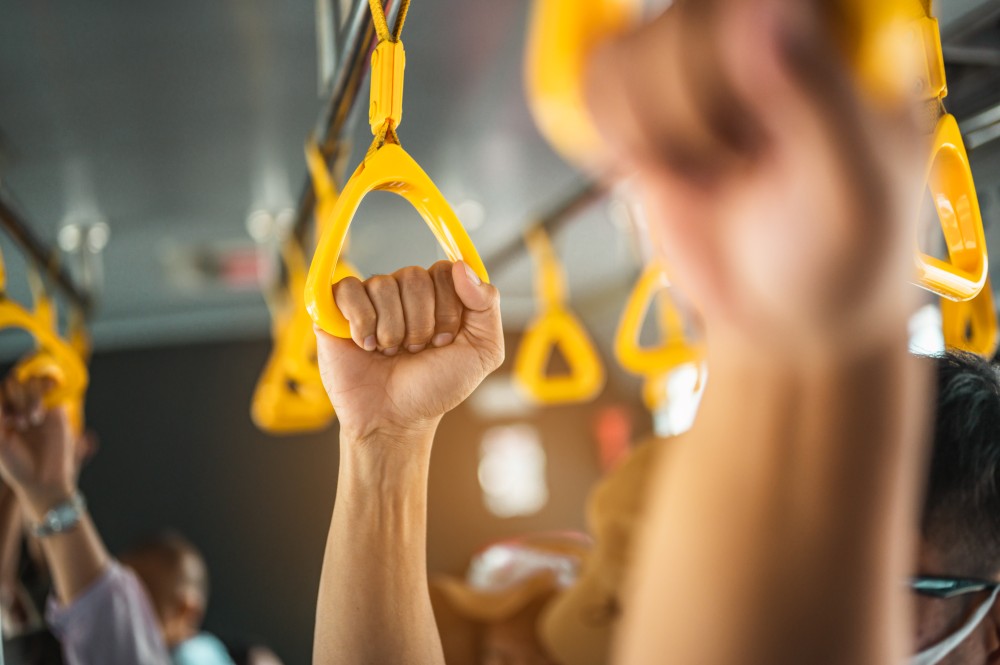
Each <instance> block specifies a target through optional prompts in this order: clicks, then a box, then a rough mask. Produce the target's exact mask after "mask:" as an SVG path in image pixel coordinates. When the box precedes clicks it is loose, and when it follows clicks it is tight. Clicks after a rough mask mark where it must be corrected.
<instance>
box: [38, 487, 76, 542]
mask: <svg viewBox="0 0 1000 665" xmlns="http://www.w3.org/2000/svg"><path fill="white" fill-rule="evenodd" d="M86 509H87V502H86V501H85V500H84V498H83V495H82V494H80V493H79V492H77V493H76V494H74V495H73V497H72V498H70V499H69V500H67V501H63V502H62V503H60V504H59V505H57V506H56V507H54V508H53V509H52V510H50V511H49V512H47V513H45V517H43V518H42V521H41V523H39V524H35V525H33V526H32V528H31V532H32V533H33V534H34V536H35V537H36V538H45V537H46V536H52V535H55V534H57V533H63V532H64V531H69V530H70V529H72V528H73V527H75V526H76V525H77V524H79V523H80V518H81V517H83V513H84V511H85V510H86Z"/></svg>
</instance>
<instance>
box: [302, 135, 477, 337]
mask: <svg viewBox="0 0 1000 665" xmlns="http://www.w3.org/2000/svg"><path fill="white" fill-rule="evenodd" d="M375 190H379V191H384V192H392V193H393V194H397V195H399V196H402V197H403V198H404V199H406V200H407V201H408V202H409V203H410V205H412V206H413V207H414V209H415V210H416V211H417V212H418V213H420V216H421V217H423V218H424V221H425V222H427V226H428V227H430V229H431V231H432V232H433V233H434V237H435V238H437V241H438V244H440V245H441V247H442V249H444V252H445V254H446V255H447V256H448V258H449V259H451V260H452V261H464V262H465V263H466V264H468V265H469V267H470V268H472V269H473V270H474V271H475V272H476V274H477V275H479V277H480V279H482V280H483V281H484V282H488V281H489V275H488V274H487V272H486V267H485V266H484V265H483V261H482V259H480V258H479V253H478V252H477V251H476V248H475V246H474V245H473V244H472V240H471V239H470V238H469V234H468V233H466V231H465V228H464V227H463V226H462V223H461V222H459V221H458V217H456V216H455V213H454V212H453V211H452V209H451V207H450V206H449V205H448V202H447V201H446V200H445V198H444V196H442V194H441V192H440V191H438V188H437V187H436V186H435V185H434V183H433V182H432V181H431V179H430V178H429V177H428V176H427V174H426V173H424V171H423V169H421V168H420V166H419V165H418V164H417V163H416V162H415V161H414V160H413V158H412V157H410V156H409V155H408V154H407V153H406V151H405V150H403V148H402V147H400V146H399V145H397V144H395V143H387V144H385V145H384V146H382V147H381V148H379V149H378V150H376V151H375V152H374V153H373V154H372V155H370V156H369V157H368V158H367V159H365V161H363V162H362V163H361V165H360V166H358V168H357V170H356V171H355V172H354V175H352V176H351V179H350V180H348V181H347V184H346V185H345V186H344V189H343V190H342V191H341V192H340V197H339V198H338V199H337V204H336V205H335V206H334V208H333V210H332V211H331V213H330V214H331V219H330V220H329V221H328V222H324V223H323V234H322V236H321V237H320V239H319V244H318V245H317V247H316V254H315V255H314V256H313V260H312V265H311V266H310V267H309V276H308V278H307V279H306V288H305V303H306V309H307V310H308V311H309V315H310V316H311V317H312V320H313V321H315V322H316V325H318V326H319V327H320V328H322V329H323V330H325V331H326V332H327V333H329V334H331V335H334V336H335V337H341V338H344V339H347V338H350V336H351V330H350V325H349V324H348V323H347V320H346V319H345V318H344V315H343V314H341V313H340V310H339V309H337V305H336V303H335V302H334V300H333V290H332V289H331V288H330V287H331V285H332V284H335V283H336V279H337V278H336V276H335V274H334V269H335V268H336V266H337V262H338V261H339V259H340V253H341V250H342V249H343V246H344V240H345V239H346V237H347V232H348V231H349V230H350V227H351V222H352V221H353V219H354V215H355V213H357V210H358V207H359V206H360V205H361V201H362V199H364V197H365V196H366V195H367V194H368V193H369V192H372V191H375Z"/></svg>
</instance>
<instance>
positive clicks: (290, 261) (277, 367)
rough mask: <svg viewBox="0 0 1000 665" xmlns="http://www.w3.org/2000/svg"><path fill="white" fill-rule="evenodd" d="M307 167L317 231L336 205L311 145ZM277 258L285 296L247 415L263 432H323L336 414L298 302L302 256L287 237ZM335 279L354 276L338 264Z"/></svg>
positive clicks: (303, 276) (307, 319) (350, 269)
mask: <svg viewBox="0 0 1000 665" xmlns="http://www.w3.org/2000/svg"><path fill="white" fill-rule="evenodd" d="M306 163H307V165H308V166H309V172H310V175H311V178H312V183H313V189H314V190H315V194H316V225H317V228H318V229H319V230H322V228H323V225H324V224H325V223H326V220H328V219H329V217H330V214H331V213H332V211H333V208H334V206H335V204H336V200H337V188H336V185H335V183H334V181H333V178H332V176H331V175H330V172H329V170H328V168H327V164H326V160H325V159H324V157H323V155H322V153H321V152H320V149H319V147H318V146H317V145H316V144H315V142H312V141H310V142H309V143H307V144H306ZM281 257H282V261H283V263H284V266H285V272H286V274H287V279H288V283H287V289H286V291H285V293H286V297H285V300H284V302H282V303H281V305H280V306H276V307H275V309H274V311H272V337H273V340H274V345H273V347H272V350H271V356H270V357H269V359H268V361H267V364H266V365H265V367H264V371H263V372H262V373H261V376H260V378H259V379H258V381H257V387H256V389H255V390H254V395H253V399H252V402H251V408H250V412H251V416H252V418H253V421H254V423H255V424H256V425H257V426H258V427H259V428H260V429H262V430H263V431H265V432H268V433H270V434H299V433H305V432H312V431H318V430H321V429H324V428H325V427H327V426H329V425H330V423H332V422H333V420H334V418H335V417H336V414H335V413H334V409H333V406H332V405H331V404H330V399H329V398H328V397H327V395H326V390H325V389H324V388H323V381H322V379H321V378H320V374H319V366H318V364H317V357H316V356H317V349H316V334H315V332H314V331H313V326H312V319H311V318H310V317H309V313H308V312H307V311H306V308H305V302H304V301H303V294H304V292H305V282H306V256H305V253H304V252H303V251H302V247H301V246H300V245H299V243H298V242H297V241H296V239H295V238H294V237H290V238H288V239H287V240H286V241H285V243H284V244H283V245H282V248H281ZM336 274H337V276H338V278H339V279H342V278H343V277H346V276H348V275H351V276H355V277H356V276H358V274H357V271H356V270H355V269H354V268H353V266H351V265H350V263H349V262H347V261H346V260H344V261H340V262H339V263H338V266H337V271H336Z"/></svg>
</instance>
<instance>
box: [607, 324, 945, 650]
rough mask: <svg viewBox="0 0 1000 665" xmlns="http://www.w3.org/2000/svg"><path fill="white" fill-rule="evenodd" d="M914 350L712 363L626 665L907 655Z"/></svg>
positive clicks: (662, 509)
mask: <svg viewBox="0 0 1000 665" xmlns="http://www.w3.org/2000/svg"><path fill="white" fill-rule="evenodd" d="M905 348H906V345H905V337H903V336H902V335H900V339H897V340H890V341H888V342H886V343H885V344H881V345H876V347H873V348H871V349H870V350H868V351H866V352H864V353H856V354H854V355H852V356H850V357H847V356H841V355H835V356H830V357H827V358H822V359H816V358H813V359H810V360H809V361H808V362H803V363H792V362H782V361H783V359H781V358H774V359H771V360H773V361H774V362H771V361H767V362H760V361H756V362H755V361H753V360H748V357H749V356H748V355H747V354H745V353H740V354H733V355H725V354H722V355H720V356H716V357H713V359H712V365H711V368H712V376H711V379H710V383H709V387H708V389H707V391H706V395H705V400H704V404H703V411H702V413H701V414H700V415H699V419H698V423H697V424H696V427H695V429H694V430H692V432H691V433H690V435H689V436H688V437H687V438H686V441H685V442H684V444H683V446H682V447H681V448H680V449H678V450H677V451H676V453H675V454H674V455H672V456H671V458H670V462H669V465H668V466H665V467H664V468H662V469H660V470H659V472H658V476H659V479H660V480H659V482H657V483H655V484H654V485H655V486H656V487H657V488H658V489H657V491H656V493H655V496H654V497H653V506H652V509H651V520H650V527H649V529H648V531H647V533H646V537H645V541H644V546H643V550H642V560H641V563H640V566H639V569H638V570H637V572H636V575H635V576H634V578H633V580H632V583H633V592H634V593H633V597H632V603H631V604H630V606H629V607H628V608H627V612H628V621H627V626H626V629H625V634H624V639H623V642H622V649H621V650H620V652H621V653H622V655H623V658H622V659H621V660H622V662H625V663H645V662H649V655H650V654H653V653H655V654H659V655H660V662H665V663H690V662H699V663H705V664H707V665H711V664H716V663H718V664H720V665H721V664H723V663H732V662H741V663H744V664H746V665H758V664H759V665H765V664H766V665H785V664H787V665H792V664H793V663H794V664H796V665H798V664H800V663H803V662H809V663H813V664H817V665H820V664H823V663H854V664H856V665H866V664H868V663H871V664H872V665H874V664H875V663H879V664H881V663H888V662H895V661H898V660H899V659H900V658H901V657H902V655H903V649H904V647H905V640H904V631H903V628H904V621H905V617H906V614H905V612H906V609H905V605H904V597H903V594H902V588H903V586H902V581H903V580H904V579H905V576H906V573H907V562H908V560H909V556H910V555H911V552H912V549H913V548H912V537H913V534H912V533H911V529H912V524H913V523H914V515H915V512H916V508H917V497H918V487H919V482H918V476H919V472H918V469H919V468H920V463H921V461H922V425H923V423H922V422H920V417H919V416H916V417H915V414H919V413H922V412H923V411H925V404H926V402H925V400H926V397H927V392H926V390H925V387H926V385H927V381H926V377H925V376H924V375H923V368H921V367H920V366H919V365H918V364H917V362H918V361H915V360H914V359H912V358H910V357H909V355H908V354H907V353H906V352H905ZM719 626H724V630H722V631H719V629H718V628H719Z"/></svg>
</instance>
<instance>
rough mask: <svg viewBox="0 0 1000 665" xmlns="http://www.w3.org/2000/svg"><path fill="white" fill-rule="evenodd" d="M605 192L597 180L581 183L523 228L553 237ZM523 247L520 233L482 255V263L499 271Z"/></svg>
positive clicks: (514, 257) (526, 230)
mask: <svg viewBox="0 0 1000 665" xmlns="http://www.w3.org/2000/svg"><path fill="white" fill-rule="evenodd" d="M605 192H606V189H605V187H604V186H603V185H601V184H600V183H597V182H588V183H586V184H584V185H582V186H581V187H579V188H578V189H576V190H575V191H574V192H573V193H572V194H570V195H569V196H567V197H565V198H564V199H562V200H561V201H560V202H559V203H558V204H557V205H556V206H555V207H553V208H552V209H551V210H549V211H548V212H547V213H544V214H543V215H541V216H539V217H538V218H537V219H538V221H536V222H535V223H534V224H532V225H531V226H530V227H529V228H528V229H525V233H527V232H528V231H529V230H530V229H532V228H540V229H543V230H544V231H545V232H546V233H548V235H549V236H551V237H555V236H556V235H558V234H559V232H560V231H562V230H563V229H564V228H565V227H566V226H568V225H569V224H571V223H572V222H573V221H574V220H576V219H578V218H579V217H580V214H581V213H583V212H584V211H585V210H586V209H587V208H589V207H590V206H592V205H594V204H595V203H597V202H598V201H600V200H602V199H603V198H604V195H605ZM524 249H525V247H524V237H523V234H522V235H521V236H518V237H517V238H514V239H513V240H511V241H510V242H509V243H507V244H506V245H504V246H503V247H501V248H500V249H499V250H497V251H496V252H494V253H493V254H491V255H490V256H486V257H483V263H485V264H486V267H487V268H488V269H489V270H490V271H494V270H496V271H500V270H502V269H503V268H504V267H506V265H507V264H509V263H510V262H511V261H513V260H514V259H516V258H517V257H518V256H520V255H521V254H523V253H524Z"/></svg>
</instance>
